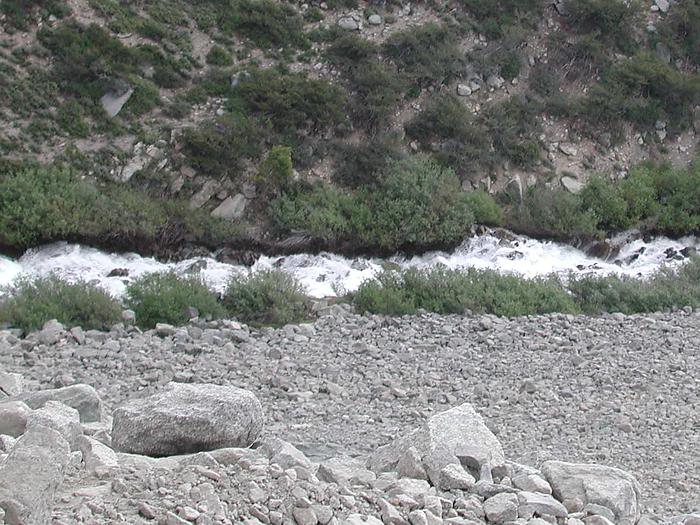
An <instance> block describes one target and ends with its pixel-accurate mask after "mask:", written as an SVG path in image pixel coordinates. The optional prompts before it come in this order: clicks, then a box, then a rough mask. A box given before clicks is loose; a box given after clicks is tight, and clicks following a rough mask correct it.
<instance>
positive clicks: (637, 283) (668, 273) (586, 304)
mask: <svg viewBox="0 0 700 525" xmlns="http://www.w3.org/2000/svg"><path fill="white" fill-rule="evenodd" d="M568 288H569V290H570V292H571V294H572V296H573V298H574V300H575V301H576V303H577V304H578V305H579V306H580V308H581V310H582V311H583V312H584V313H587V314H593V315H595V314H600V313H603V312H622V313H625V314H633V313H646V312H660V311H667V310H671V309H673V308H680V307H684V306H691V307H693V308H697V307H698V306H700V258H698V257H694V258H693V259H691V260H690V261H689V262H687V263H686V264H684V265H683V266H680V267H678V268H676V269H669V268H664V269H662V270H660V271H658V272H657V273H656V274H654V275H653V276H652V277H651V278H649V279H634V278H631V277H618V276H608V277H590V276H588V277H576V278H572V279H570V281H569V283H568Z"/></svg>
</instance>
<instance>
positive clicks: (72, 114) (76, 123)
mask: <svg viewBox="0 0 700 525" xmlns="http://www.w3.org/2000/svg"><path fill="white" fill-rule="evenodd" d="M56 120H57V122H58V125H59V126H60V127H61V129H63V131H65V132H66V133H68V134H69V135H71V136H73V137H81V138H85V137H87V136H88V133H89V132H90V126H89V124H88V123H87V122H85V119H84V118H83V108H82V107H81V105H80V104H79V103H78V101H76V100H74V99H70V100H67V101H66V102H65V103H63V104H62V105H61V106H60V107H59V108H58V112H57V115H56Z"/></svg>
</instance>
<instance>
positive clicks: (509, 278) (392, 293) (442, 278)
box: [353, 268, 578, 316]
mask: <svg viewBox="0 0 700 525" xmlns="http://www.w3.org/2000/svg"><path fill="white" fill-rule="evenodd" d="M353 302H354V304H355V305H356V306H357V308H358V309H359V310H360V311H362V312H365V311H369V312H372V313H381V314H391V315H404V314H413V313H416V311H417V310H418V309H424V310H428V311H430V312H436V313H441V314H455V313H463V312H464V311H465V310H470V311H472V312H475V313H490V314H495V315H503V316H518V315H534V314H542V313H549V312H564V313H576V312H578V308H577V307H576V305H575V303H574V302H573V300H572V298H571V297H570V295H569V294H568V293H567V291H566V289H565V288H564V287H563V285H562V284H561V282H560V281H559V280H557V279H556V278H553V277H552V278H548V279H532V280H528V279H524V278H522V277H518V276H515V275H504V274H499V273H498V272H495V271H490V270H475V269H468V270H448V269H444V268H434V269H429V270H418V269H409V270H405V271H403V272H401V273H396V272H391V271H387V272H384V273H382V274H380V275H379V276H378V277H376V278H375V279H372V280H369V281H365V282H364V283H363V284H362V285H361V286H360V288H359V289H358V291H357V292H356V293H355V294H354V295H353Z"/></svg>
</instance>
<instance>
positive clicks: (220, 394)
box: [112, 383, 263, 456]
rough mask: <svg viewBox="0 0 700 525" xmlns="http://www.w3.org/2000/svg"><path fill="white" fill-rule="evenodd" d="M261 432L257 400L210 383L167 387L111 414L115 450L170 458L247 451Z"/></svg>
mask: <svg viewBox="0 0 700 525" xmlns="http://www.w3.org/2000/svg"><path fill="white" fill-rule="evenodd" d="M262 428H263V412H262V406H261V405H260V401H258V399H257V398H256V397H255V395H254V394H253V393H251V392H249V391H248V390H243V389H240V388H236V387H232V386H219V385H212V384H183V383H171V384H170V387H169V388H168V390H166V391H165V392H161V393H157V394H154V395H152V396H149V397H146V398H144V399H136V400H133V401H130V402H128V403H126V404H125V405H123V406H121V407H119V408H117V409H116V410H115V411H114V413H113V422H112V445H113V446H114V448H115V450H118V451H120V452H129V453H132V454H143V455H147V456H172V455H176V454H187V453H192V452H202V451H207V450H215V449H219V448H226V447H247V446H250V445H251V444H252V443H253V442H254V441H255V440H256V439H257V438H258V436H259V435H260V433H261V431H262Z"/></svg>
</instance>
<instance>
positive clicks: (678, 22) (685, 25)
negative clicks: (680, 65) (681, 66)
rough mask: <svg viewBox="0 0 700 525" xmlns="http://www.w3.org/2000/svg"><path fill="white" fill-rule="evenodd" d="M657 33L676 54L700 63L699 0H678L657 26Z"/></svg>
mask: <svg viewBox="0 0 700 525" xmlns="http://www.w3.org/2000/svg"><path fill="white" fill-rule="evenodd" d="M657 29H658V33H659V36H660V39H661V41H662V42H665V43H666V44H667V45H668V46H669V48H670V49H671V51H672V53H674V54H675V55H676V56H681V57H687V58H688V59H689V60H690V61H691V62H692V63H693V64H695V65H696V66H698V65H700V1H699V0H679V1H678V2H675V3H674V4H673V9H671V10H670V11H669V12H668V14H667V15H666V18H665V19H664V20H662V21H661V22H660V23H659V24H658V26H657Z"/></svg>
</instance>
